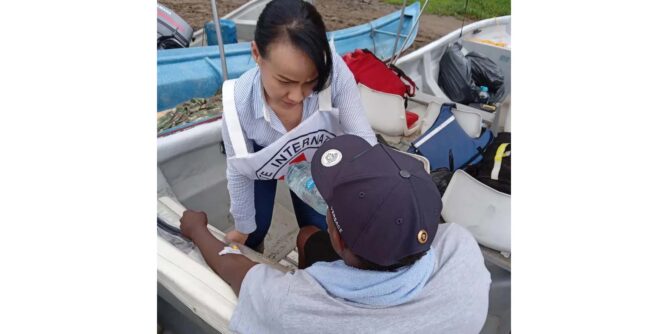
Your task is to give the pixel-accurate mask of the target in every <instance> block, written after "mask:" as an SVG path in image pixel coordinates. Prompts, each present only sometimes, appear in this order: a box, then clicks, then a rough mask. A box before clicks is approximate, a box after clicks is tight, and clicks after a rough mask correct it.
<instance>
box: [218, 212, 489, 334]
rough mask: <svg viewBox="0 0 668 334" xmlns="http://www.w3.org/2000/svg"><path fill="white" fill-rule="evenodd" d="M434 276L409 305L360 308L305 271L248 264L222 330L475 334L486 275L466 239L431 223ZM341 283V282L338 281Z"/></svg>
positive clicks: (482, 315)
mask: <svg viewBox="0 0 668 334" xmlns="http://www.w3.org/2000/svg"><path fill="white" fill-rule="evenodd" d="M431 247H432V250H433V251H434V255H435V257H436V263H435V266H434V267H435V268H434V272H433V273H432V275H431V277H430V278H429V280H428V281H427V283H426V285H425V286H424V288H423V289H422V291H421V292H420V293H419V294H418V295H417V296H416V297H415V298H414V299H413V300H411V301H409V302H407V303H404V304H401V305H397V306H392V307H387V308H363V307H358V306H355V305H353V304H352V303H349V302H347V301H345V300H343V299H340V298H336V297H335V296H331V295H329V294H328V293H327V291H326V290H325V289H324V288H323V287H322V286H321V285H320V284H319V283H318V282H317V281H316V280H315V279H314V278H313V277H312V276H311V275H309V274H308V273H307V272H306V271H305V270H297V271H296V272H294V273H292V274H285V273H282V272H280V271H278V270H276V269H273V268H271V267H269V266H267V265H262V264H260V265H256V266H254V267H253V268H251V270H250V271H249V272H248V274H246V277H245V278H244V281H243V283H242V284H241V291H240V295H239V302H238V304H237V307H236V309H235V310H234V313H233V314H232V319H231V322H230V329H232V330H233V331H236V332H239V333H415V332H419V333H457V334H465V333H479V332H480V330H481V329H482V326H483V324H484V323H485V319H486V317H487V306H488V301H489V285H490V282H491V280H490V275H489V272H488V271H487V268H485V264H484V261H483V257H482V253H481V252H480V248H479V246H478V244H477V242H476V241H475V239H474V238H473V236H472V235H471V234H470V233H469V232H468V231H467V230H466V229H465V228H463V227H461V226H459V225H456V224H453V223H447V224H441V225H439V228H438V232H437V233H436V237H435V239H434V242H433V244H432V246H431ZM342 279H345V278H342Z"/></svg>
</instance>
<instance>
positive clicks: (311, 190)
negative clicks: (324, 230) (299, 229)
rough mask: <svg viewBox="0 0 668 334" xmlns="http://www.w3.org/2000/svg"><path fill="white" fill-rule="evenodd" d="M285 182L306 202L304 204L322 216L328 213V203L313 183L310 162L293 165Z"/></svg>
mask: <svg viewBox="0 0 668 334" xmlns="http://www.w3.org/2000/svg"><path fill="white" fill-rule="evenodd" d="M285 181H286V182H287V183H288V187H290V190H292V192H294V193H295V194H296V195H297V197H299V198H300V199H301V200H302V201H304V203H306V204H308V205H309V206H311V207H312V208H313V209H314V210H315V211H317V212H318V213H320V214H321V215H325V214H326V213H327V203H325V200H324V199H323V198H322V195H320V192H318V188H316V186H315V182H313V177H311V163H310V162H308V161H302V162H300V163H297V164H294V165H291V166H290V167H289V168H288V173H287V175H286V176H285Z"/></svg>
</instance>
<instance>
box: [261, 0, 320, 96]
mask: <svg viewBox="0 0 668 334" xmlns="http://www.w3.org/2000/svg"><path fill="white" fill-rule="evenodd" d="M326 31H327V29H326V28H325V23H324V22H323V21H322V17H321V16H320V14H319V13H318V11H317V10H316V9H315V7H314V6H313V5H311V4H310V3H308V2H305V1H302V0H273V1H271V2H269V3H268V4H267V6H266V7H265V8H264V10H263V11H262V13H261V14H260V17H259V18H258V20H257V25H256V27H255V44H256V45H257V48H258V50H259V51H260V55H261V56H262V57H263V58H266V57H267V48H268V47H269V45H270V44H271V43H273V42H277V41H279V40H281V39H283V38H286V39H288V40H289V41H290V42H291V43H292V45H293V46H295V47H296V48H297V49H299V50H301V51H303V52H304V53H305V54H306V55H307V56H308V57H309V58H310V59H311V61H313V64H315V67H316V69H317V71H318V82H317V83H316V85H315V87H314V88H313V91H315V92H319V91H321V90H323V89H324V88H325V87H326V86H327V84H328V81H329V77H330V74H331V72H332V51H331V50H330V48H329V43H328V42H327V34H326Z"/></svg>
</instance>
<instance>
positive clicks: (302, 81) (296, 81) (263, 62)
mask: <svg viewBox="0 0 668 334" xmlns="http://www.w3.org/2000/svg"><path fill="white" fill-rule="evenodd" d="M251 49H252V52H253V57H254V58H255V59H256V62H257V64H258V66H259V67H260V74H261V77H262V86H264V91H265V94H266V98H267V102H269V103H271V104H273V105H274V106H276V105H278V106H280V107H282V108H286V109H292V108H295V107H297V106H298V105H299V104H300V103H301V102H302V101H303V100H304V99H305V98H306V97H307V96H309V95H310V94H311V93H312V92H313V87H315V85H316V83H317V80H318V71H317V69H316V67H315V65H314V64H313V61H311V59H310V58H309V57H308V56H307V55H306V54H305V53H304V52H302V51H301V50H299V49H297V48H295V47H294V46H292V44H290V43H286V42H277V43H272V44H270V45H269V46H268V47H267V57H266V58H263V57H262V56H260V53H259V51H258V49H257V46H256V45H255V42H252V44H251Z"/></svg>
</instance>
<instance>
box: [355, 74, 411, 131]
mask: <svg viewBox="0 0 668 334" xmlns="http://www.w3.org/2000/svg"><path fill="white" fill-rule="evenodd" d="M357 87H358V88H359V90H360V97H361V99H362V105H363V106H364V110H365V112H366V116H367V118H368V119H369V123H370V124H371V128H372V129H373V130H374V131H376V132H379V133H381V134H383V135H386V136H392V137H396V136H410V135H412V134H413V133H415V132H416V131H417V130H419V129H420V126H421V124H422V119H421V118H420V117H419V116H418V114H416V113H411V112H410V111H408V112H407V111H406V109H405V107H404V99H403V98H402V97H401V96H398V95H394V94H389V93H384V92H380V91H377V90H374V89H372V88H369V87H367V86H365V85H364V84H361V83H360V84H357ZM408 113H410V114H408ZM407 114H408V115H407ZM409 123H411V124H410V125H409Z"/></svg>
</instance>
